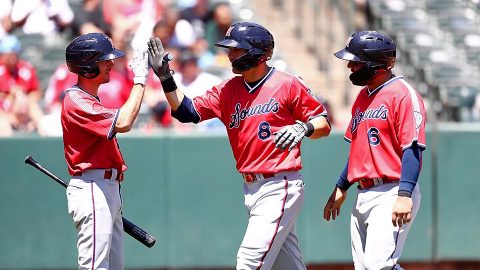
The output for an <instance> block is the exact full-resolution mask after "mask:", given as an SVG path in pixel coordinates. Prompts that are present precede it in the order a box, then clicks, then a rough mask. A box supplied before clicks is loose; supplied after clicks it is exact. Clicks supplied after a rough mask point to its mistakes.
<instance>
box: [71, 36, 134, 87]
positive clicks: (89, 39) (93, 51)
mask: <svg viewBox="0 0 480 270" xmlns="http://www.w3.org/2000/svg"><path fill="white" fill-rule="evenodd" d="M124 55H125V53H124V52H123V51H120V50H117V49H115V47H114V46H113V43H112V39H110V38H109V37H108V36H107V35H105V34H102V33H88V34H85V35H82V36H79V37H77V38H75V39H74V40H73V41H72V42H70V44H69V45H68V46H67V49H66V51H65V58H66V61H67V66H68V70H70V71H71V72H73V73H76V74H78V75H80V76H82V77H85V78H95V77H97V76H98V74H99V73H100V70H99V69H98V66H97V62H100V61H106V60H112V59H115V58H119V57H123V56H124Z"/></svg>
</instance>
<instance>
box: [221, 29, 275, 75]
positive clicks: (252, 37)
mask: <svg viewBox="0 0 480 270" xmlns="http://www.w3.org/2000/svg"><path fill="white" fill-rule="evenodd" d="M215 46H218V47H224V48H241V49H245V50H247V53H245V54H244V55H242V56H241V57H239V58H237V59H235V60H233V61H232V66H233V67H234V68H235V69H237V70H238V71H245V70H248V69H251V68H253V67H256V66H258V65H259V64H260V63H262V62H265V61H267V60H268V57H269V53H270V52H271V51H273V48H274V41H273V36H272V34H270V32H269V31H268V30H267V29H266V28H265V27H263V26H261V25H259V24H256V23H251V22H239V23H235V24H233V25H232V26H230V28H229V29H228V30H227V33H226V34H225V38H224V39H223V40H220V41H219V42H217V43H215Z"/></svg>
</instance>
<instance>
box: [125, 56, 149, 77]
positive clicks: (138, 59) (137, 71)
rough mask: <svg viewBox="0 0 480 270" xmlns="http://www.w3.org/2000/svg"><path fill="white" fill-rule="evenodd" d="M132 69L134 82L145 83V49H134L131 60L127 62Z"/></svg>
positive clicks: (146, 70)
mask: <svg viewBox="0 0 480 270" xmlns="http://www.w3.org/2000/svg"><path fill="white" fill-rule="evenodd" d="M128 65H129V66H130V68H131V69H132V71H133V74H134V77H133V83H134V84H143V85H146V84H147V75H148V54H147V50H146V49H145V50H134V51H133V57H132V61H131V62H130V63H129V64H128Z"/></svg>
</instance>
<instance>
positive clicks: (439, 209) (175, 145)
mask: <svg viewBox="0 0 480 270" xmlns="http://www.w3.org/2000/svg"><path fill="white" fill-rule="evenodd" d="M479 16H480V1H479V0H225V1H221V0H176V1H175V0H1V1H0V149H2V153H3V155H2V157H0V179H2V181H0V205H2V207H1V208H0V214H1V215H0V216H1V217H2V220H4V221H2V224H1V225H0V239H2V240H0V250H1V251H2V254H3V255H1V256H0V269H75V267H76V266H75V256H76V250H75V239H74V237H75V231H74V228H73V225H72V224H71V220H70V217H69V216H68V215H67V213H66V200H65V196H64V193H63V191H62V189H61V187H58V186H56V184H55V183H48V181H50V182H52V181H51V180H49V179H48V178H47V177H46V176H44V175H41V174H40V173H39V172H38V171H35V170H34V169H32V168H29V167H27V166H26V165H24V164H23V159H24V158H25V156H27V155H29V154H32V155H34V158H36V159H37V160H39V161H40V162H41V163H44V165H45V166H46V167H48V168H51V169H52V170H53V171H54V173H57V174H58V175H59V176H61V177H62V178H64V179H67V180H68V175H67V172H66V165H65V161H64V157H63V148H62V138H61V136H62V131H61V124H60V105H61V101H62V98H63V93H64V91H65V89H66V88H68V87H70V86H72V85H74V84H75V83H76V76H75V75H74V74H72V73H70V72H69V71H68V69H67V67H66V65H65V47H66V46H67V44H68V43H69V42H70V41H71V40H72V39H73V38H74V37H76V36H78V35H81V34H85V33H88V32H104V33H107V34H108V35H109V36H110V37H112V39H113V41H114V44H115V46H116V47H117V48H118V49H121V50H124V51H126V52H127V56H126V57H124V58H120V59H117V60H116V61H115V67H114V70H112V72H111V81H110V83H108V84H105V85H102V86H101V87H100V90H99V97H100V99H101V100H102V103H104V104H105V105H106V106H107V107H111V108H119V107H120V106H122V105H123V103H124V102H125V101H126V99H127V98H128V96H129V91H130V89H131V87H132V85H133V81H132V78H133V74H132V73H131V71H130V69H129V68H128V63H129V61H130V60H131V52H132V51H133V49H136V48H143V47H144V46H146V41H147V40H148V38H149V37H150V36H157V37H159V38H160V39H161V40H162V42H163V44H164V45H165V46H166V50H167V51H168V52H170V53H171V54H172V55H173V56H174V60H173V61H172V62H171V69H173V70H175V75H174V76H175V80H176V82H177V84H178V85H179V87H180V88H182V89H183V90H184V92H185V93H186V95H187V96H189V97H195V96H197V95H201V94H203V93H204V92H205V91H206V90H208V89H209V88H210V87H211V86H213V85H215V84H218V83H219V82H221V81H222V80H224V79H226V78H229V77H231V76H233V74H232V73H231V67H230V62H229V61H228V58H227V55H226V51H225V50H224V49H221V48H217V47H215V46H214V43H215V42H216V41H218V40H219V39H221V38H223V37H224V34H225V32H226V30H227V29H228V27H229V26H230V25H231V24H232V23H234V22H236V21H253V22H257V23H260V24H262V25H264V26H265V27H266V28H267V29H269V30H270V31H271V32H272V34H273V36H274V38H275V51H274V55H273V58H272V59H271V60H270V65H271V66H275V67H276V68H277V69H279V70H284V71H287V72H290V73H293V74H298V75H300V76H301V77H302V78H303V79H304V80H305V81H306V83H307V84H308V85H309V86H310V88H311V89H312V91H313V92H314V94H315V95H316V96H317V98H318V99H319V100H320V101H322V102H323V103H324V105H325V106H326V107H327V110H328V112H329V117H330V121H331V123H332V124H333V132H332V135H331V136H330V137H329V138H327V139H325V140H321V141H320V142H319V141H315V142H313V141H310V140H305V142H304V143H303V146H302V150H303V152H304V154H303V155H304V158H303V160H304V172H303V173H304V175H305V178H306V179H307V181H306V182H307V187H308V189H307V199H306V205H305V210H304V211H303V212H302V217H301V219H300V221H299V223H300V225H299V232H300V235H301V238H302V239H301V241H302V245H303V246H302V247H303V250H304V255H305V261H306V263H308V265H309V269H317V268H318V269H320V267H321V269H332V270H333V269H353V266H352V263H351V256H350V244H349V229H348V220H349V215H348V213H349V211H350V206H351V202H350V204H348V203H346V205H345V208H346V209H345V210H344V211H343V213H342V216H341V217H340V219H339V220H337V221H336V222H335V223H328V224H327V223H326V222H324V221H322V220H321V215H322V211H323V204H324V203H325V201H326V200H327V198H328V196H329V194H330V192H331V189H332V188H333V186H334V183H335V181H336V179H337V177H338V175H339V173H340V171H341V170H342V169H343V165H344V164H345V160H346V158H347V152H348V149H347V147H348V145H347V144H346V143H344V142H343V139H342V137H343V132H344V131H345V128H346V126H347V125H348V122H349V121H350V112H349V110H350V106H351V104H352V102H353V100H354V98H355V97H356V94H357V92H358V90H359V88H357V87H355V86H352V85H351V83H350V81H349V80H348V75H349V70H348V69H347V68H346V62H345V61H341V60H338V59H337V58H335V57H334V56H333V53H334V52H335V51H337V50H339V49H341V48H343V47H344V46H345V43H346V41H347V38H348V37H349V36H350V35H351V34H352V33H353V32H354V31H356V30H367V29H373V30H378V31H383V32H385V33H387V34H388V35H389V36H391V37H392V38H393V39H394V40H395V42H396V44H397V65H396V67H395V68H394V73H395V74H396V75H403V76H404V77H405V78H406V80H407V81H408V82H409V83H410V84H411V85H412V86H413V87H414V88H416V90H417V91H418V92H419V93H420V94H421V95H422V96H423V98H424V101H425V105H426V108H427V114H428V119H427V131H428V141H427V147H428V148H427V151H426V152H425V156H424V165H423V171H422V175H421V178H420V184H421V185H422V191H423V197H422V206H421V210H420V213H419V216H418V218H417V221H416V222H415V223H414V225H413V228H412V231H411V233H410V237H409V238H408V239H407V246H406V247H405V249H404V256H402V262H401V263H402V265H403V266H404V267H405V268H406V269H425V270H426V269H428V270H430V269H444V270H447V269H448V270H457V269H480V251H479V250H480V230H479V229H478V224H480V215H479V214H478V207H479V206H480V198H479V196H478V195H477V193H476V190H475V188H476V187H477V186H478V180H479V179H480V173H479V172H478V168H479V166H480V162H479V161H480V154H479V153H478V151H476V149H478V145H479V144H478V138H479V136H480V128H479V127H480V125H479V124H478V123H480V74H479V68H480V27H479V26H480V17H479ZM150 75H151V76H150V77H149V78H148V83H147V84H148V85H147V90H146V92H145V97H144V104H143V105H142V109H141V112H140V114H139V117H138V119H137V121H136V122H135V128H134V130H133V131H132V132H130V133H128V134H124V135H120V136H119V142H120V146H121V148H122V152H123V153H124V156H125V158H126V161H127V164H128V165H129V167H130V168H129V170H128V172H127V181H126V182H125V183H124V185H123V186H124V189H123V193H124V202H125V207H124V208H125V216H126V217H128V218H129V219H130V220H132V221H134V222H135V223H138V224H139V225H140V226H142V227H145V229H146V230H150V231H151V232H152V233H153V234H155V235H156V236H157V238H158V243H157V245H156V246H155V247H154V248H152V249H145V248H144V247H143V246H140V245H139V244H138V243H136V242H134V241H133V240H130V239H129V237H128V236H126V238H127V239H128V240H126V243H125V245H126V259H125V262H126V266H127V268H128V269H233V268H234V266H235V253H236V249H237V248H238V245H239V243H240V241H241V237H242V235H243V231H244V229H245V226H246V220H247V217H246V212H245V210H244V209H243V198H242V196H241V190H242V186H241V185H242V180H241V177H240V175H239V174H238V173H237V172H236V171H235V164H234V160H233V157H232V154H231V153H230V148H229V145H228V141H227V139H226V136H225V128H224V126H223V125H222V124H221V123H220V122H219V121H218V120H210V121H206V122H202V123H201V124H199V125H190V124H181V123H178V122H177V121H176V120H175V119H172V117H171V116H170V108H169V106H168V104H167V102H166V100H165V97H164V94H163V91H162V89H161V85H160V82H159V81H158V79H157V78H156V76H155V75H154V74H153V72H151V73H150ZM212 161H213V162H212ZM44 178H45V179H44ZM351 197H354V196H353V195H350V198H349V200H351V199H352V198H351Z"/></svg>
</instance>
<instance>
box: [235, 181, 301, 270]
mask: <svg viewBox="0 0 480 270" xmlns="http://www.w3.org/2000/svg"><path fill="white" fill-rule="evenodd" d="M294 176H295V177H294ZM288 177H289V178H286V179H274V180H270V181H268V182H259V183H253V184H246V186H245V192H246V194H245V205H246V206H247V208H248V209H249V214H250V218H249V222H248V226H247V230H246V232H245V236H244V239H243V241H242V244H241V246H240V248H239V251H238V254H237V269H238V270H247V269H271V268H272V265H273V263H274V262H275V260H276V258H277V255H278V254H279V252H280V250H281V249H282V247H283V245H284V243H285V242H286V239H287V238H288V237H289V234H290V232H291V230H292V229H293V228H294V227H295V226H294V225H295V222H296V218H297V217H298V214H299V212H300V209H301V207H302V205H303V199H304V198H303V196H304V193H303V181H302V180H301V179H300V176H299V174H298V173H296V174H293V175H289V176H288ZM290 179H293V180H290ZM292 237H293V236H292ZM295 238H296V236H295ZM290 241H291V245H294V243H296V242H298V241H297V240H295V241H294V240H293V239H292V240H290ZM291 249H292V250H294V249H297V250H298V251H299V250H300V249H299V248H298V243H297V248H295V247H291ZM287 254H288V253H287ZM299 256H300V258H301V255H299ZM292 261H298V259H292ZM296 264H298V263H296ZM295 267H298V268H290V269H293V270H294V269H306V268H305V266H304V264H303V262H302V263H301V265H298V266H297V265H296V266H295ZM281 269H284V268H281Z"/></svg>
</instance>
